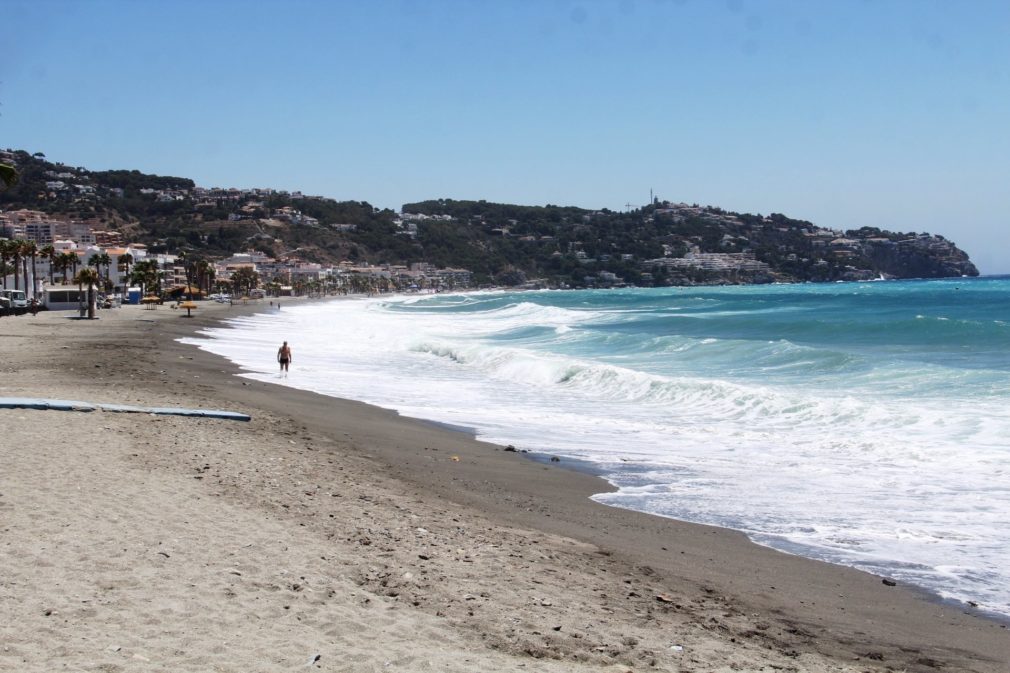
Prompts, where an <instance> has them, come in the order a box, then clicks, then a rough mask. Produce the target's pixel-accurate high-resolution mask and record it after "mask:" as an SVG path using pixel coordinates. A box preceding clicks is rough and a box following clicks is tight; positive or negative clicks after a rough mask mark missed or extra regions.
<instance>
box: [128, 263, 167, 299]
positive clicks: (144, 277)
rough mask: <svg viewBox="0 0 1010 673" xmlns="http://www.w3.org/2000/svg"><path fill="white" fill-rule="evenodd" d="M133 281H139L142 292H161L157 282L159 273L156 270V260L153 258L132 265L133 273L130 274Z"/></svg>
mask: <svg viewBox="0 0 1010 673" xmlns="http://www.w3.org/2000/svg"><path fill="white" fill-rule="evenodd" d="M130 277H131V278H132V280H133V282H134V283H139V284H140V286H141V287H142V288H143V292H144V294H145V295H146V294H161V288H160V287H159V282H160V280H161V273H160V272H159V270H158V262H156V261H155V260H153V259H149V260H145V261H141V262H137V263H136V264H134V265H133V273H132V274H131V276H130Z"/></svg>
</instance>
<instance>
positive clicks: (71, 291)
mask: <svg viewBox="0 0 1010 673" xmlns="http://www.w3.org/2000/svg"><path fill="white" fill-rule="evenodd" d="M87 303H88V290H87V288H84V289H80V290H79V289H77V288H76V287H70V286H68V285H59V286H56V287H47V288H46V289H45V296H44V297H43V304H45V307H46V308H47V309H49V310H50V311H76V310H78V309H79V308H80V307H81V306H86V305H87Z"/></svg>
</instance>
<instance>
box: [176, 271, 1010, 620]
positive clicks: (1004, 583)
mask: <svg viewBox="0 0 1010 673" xmlns="http://www.w3.org/2000/svg"><path fill="white" fill-rule="evenodd" d="M264 308H265V310H264V312H263V313H260V314H256V315H252V316H246V317H240V318H235V319H232V320H229V321H227V323H226V325H225V326H222V327H214V328H209V329H206V330H203V331H202V332H201V333H200V335H199V336H198V337H195V338H189V339H185V340H184V341H185V342H187V343H192V344H195V345H197V346H199V347H200V348H202V349H205V350H208V351H210V352H213V353H217V354H219V355H222V356H224V357H226V358H228V359H229V360H231V361H233V362H235V363H236V364H238V365H240V366H241V367H242V368H243V369H244V370H245V373H244V374H242V375H243V376H247V377H250V378H254V379H258V380H263V381H269V382H272V383H279V384H282V385H288V386H292V387H297V388H301V389H306V390H311V391H314V392H318V393H321V394H324V395H331V396H334V397H341V398H349V399H355V400H360V401H363V402H367V403H370V404H375V405H378V406H382V407H387V408H391V409H395V410H397V411H398V412H400V413H401V414H404V415H406V416H412V417H416V418H422V419H426V420H430V421H434V422H438V423H443V424H447V425H451V426H455V427H465V428H472V429H473V431H474V432H475V433H476V434H477V436H478V437H479V438H481V439H484V440H487V441H490V442H494V443H498V444H513V445H515V446H516V447H517V448H520V449H524V450H527V451H530V452H533V453H536V454H544V455H553V456H559V457H561V458H562V460H563V461H565V460H566V459H567V460H568V461H569V462H570V463H576V462H577V463H578V464H580V465H584V466H589V467H590V468H591V469H592V470H593V471H594V472H596V473H598V474H601V475H602V476H603V477H604V478H605V479H607V480H608V481H609V482H610V483H612V484H613V485H614V486H615V487H616V488H617V490H616V491H614V492H612V493H603V494H599V495H596V496H594V498H595V499H596V500H598V501H599V502H602V503H605V504H608V505H613V506H617V507H625V508H628V509H633V510H638V511H643V512H649V513H653V514H658V515H662V516H669V517H674V518H677V519H682V520H686V521H693V522H697V523H704V524H711V525H717V526H722V527H726V528H732V529H736V530H740V531H742V532H744V533H745V534H747V535H748V536H749V537H750V538H751V539H753V540H754V541H755V542H758V543H760V544H765V545H768V546H771V547H774V548H777V549H780V550H783V551H787V552H789V553H794V554H800V555H803V556H808V557H811V558H815V559H820V560H824V561H829V562H832V563H838V564H842V565H847V566H851V567H855V568H859V569H862V570H866V571H868V572H872V573H875V574H878V575H881V576H884V577H890V578H893V579H895V580H897V581H900V582H902V583H907V584H911V585H915V586H917V587H920V588H922V589H925V590H927V591H930V592H932V593H935V594H936V595H938V596H940V597H941V598H944V599H948V600H953V601H961V602H966V603H967V602H970V603H972V604H976V605H977V606H978V607H979V608H980V609H983V610H986V611H989V612H991V613H993V614H995V615H997V616H1001V617H1002V618H1004V619H1005V618H1008V617H1010V534H1008V533H1007V532H1006V531H1007V530H1010V471H1008V470H1007V468H1006V463H1007V458H1008V457H1010V449H1008V448H1007V444H1006V440H1005V438H1006V437H1007V436H1010V278H1008V277H983V278H975V279H968V278H957V279H945V280H930V281H881V282H867V283H833V284H803V285H762V286H730V287H725V286H722V287H670V288H650V289H612V290H565V291H527V292H509V291H488V292H476V293H465V294H442V295H397V296H380V297H373V298H367V299H365V298H352V299H335V300H333V301H318V302H311V303H301V304H286V305H285V306H284V309H283V311H278V310H275V309H270V310H266V307H264ZM282 341H288V342H289V343H290V344H291V346H292V349H293V361H292V364H291V370H290V373H289V375H288V377H286V378H279V376H278V373H277V364H276V362H275V358H274V356H275V354H276V351H277V348H278V346H279V345H280V343H281V342H282Z"/></svg>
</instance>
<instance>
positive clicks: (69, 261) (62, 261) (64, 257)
mask: <svg viewBox="0 0 1010 673" xmlns="http://www.w3.org/2000/svg"><path fill="white" fill-rule="evenodd" d="M76 262H77V255H75V254H74V253H72V252H61V253H60V254H58V255H56V263H57V264H58V265H59V268H60V271H62V272H63V284H64V285H66V284H67V271H68V270H69V269H70V267H71V265H73V266H74V267H75V268H74V273H77V269H76Z"/></svg>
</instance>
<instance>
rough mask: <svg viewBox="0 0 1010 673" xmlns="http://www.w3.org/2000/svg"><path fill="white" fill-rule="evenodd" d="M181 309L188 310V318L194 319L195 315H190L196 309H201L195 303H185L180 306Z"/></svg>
mask: <svg viewBox="0 0 1010 673" xmlns="http://www.w3.org/2000/svg"><path fill="white" fill-rule="evenodd" d="M179 308H184V309H186V317H187V318H192V317H193V314H192V313H190V311H192V310H193V309H195V308H200V307H199V306H197V305H196V302H195V301H184V302H182V303H181V304H179Z"/></svg>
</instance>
